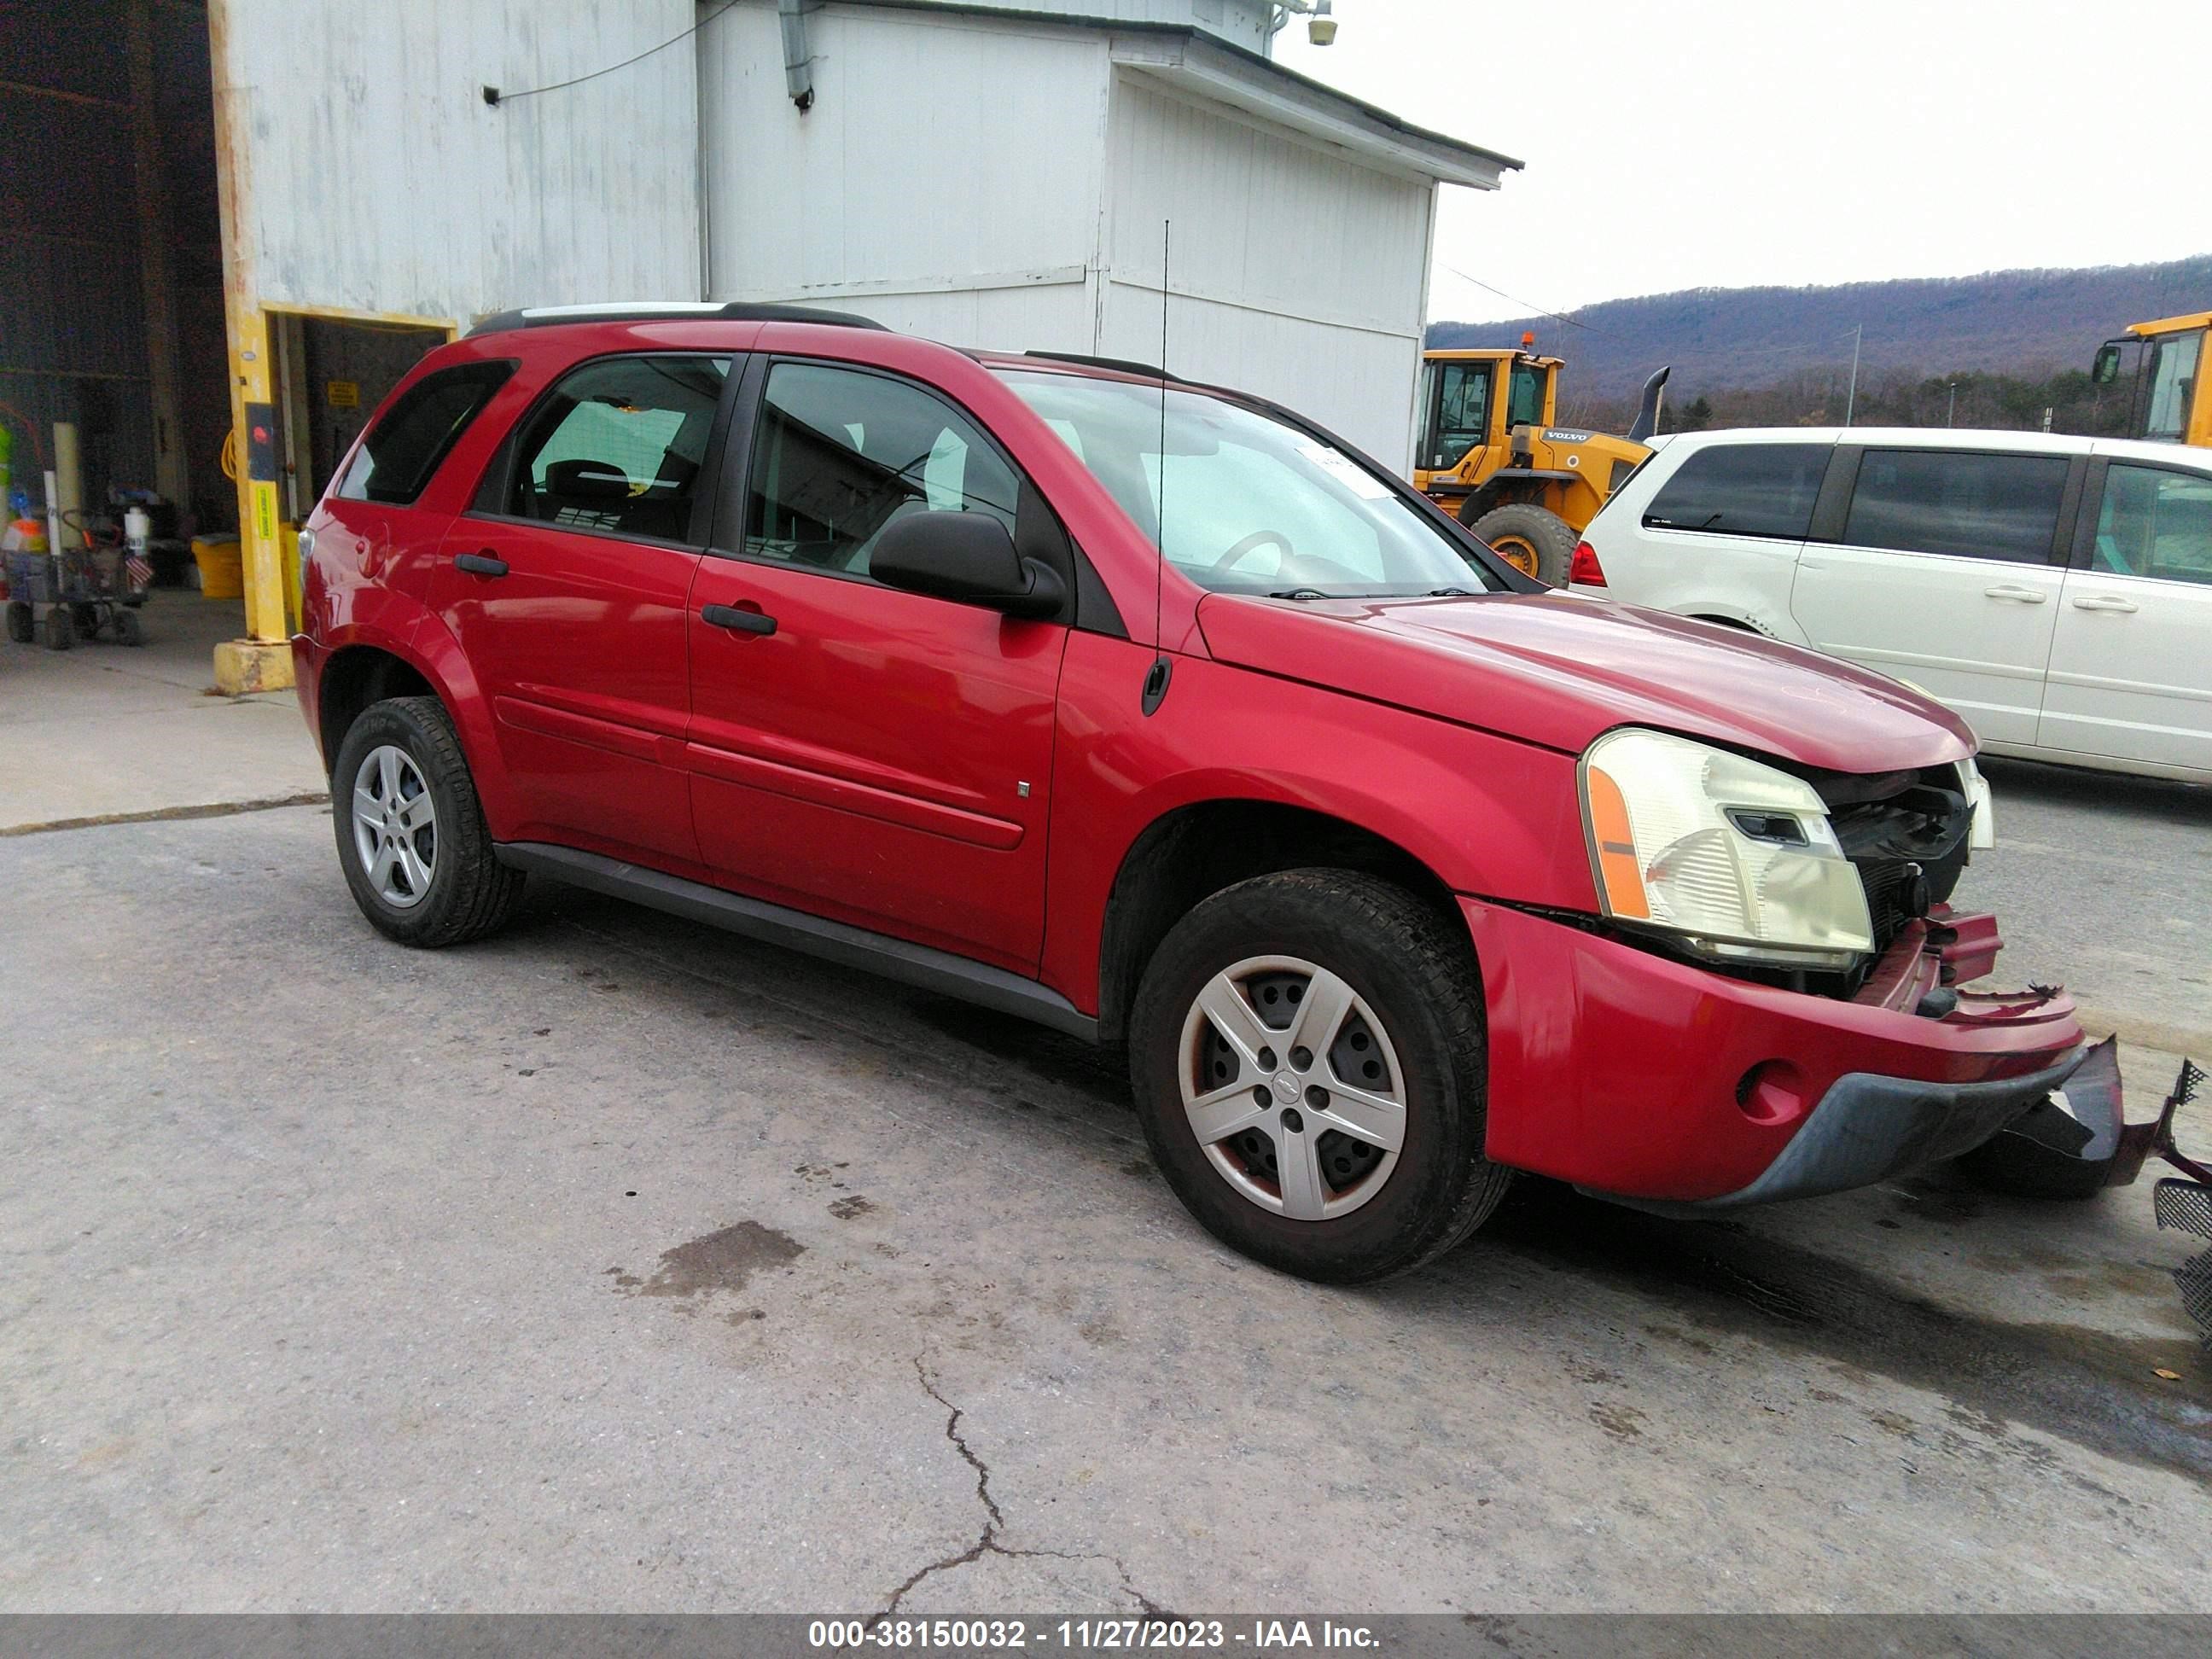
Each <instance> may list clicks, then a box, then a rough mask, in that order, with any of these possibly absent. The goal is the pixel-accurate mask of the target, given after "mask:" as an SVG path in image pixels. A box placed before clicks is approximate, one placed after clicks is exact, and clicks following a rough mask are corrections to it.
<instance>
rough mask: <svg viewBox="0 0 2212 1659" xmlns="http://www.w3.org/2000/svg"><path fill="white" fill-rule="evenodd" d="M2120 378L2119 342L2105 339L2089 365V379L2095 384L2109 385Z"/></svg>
mask: <svg viewBox="0 0 2212 1659" xmlns="http://www.w3.org/2000/svg"><path fill="white" fill-rule="evenodd" d="M2119 378H2120V343H2119V342H2118V341H2117V340H2107V341H2106V342H2105V343H2104V344H2102V345H2100V346H2099V347H2098V348H2097V356H2096V361H2095V362H2092V363H2091V364H2090V365H2089V379H2090V380H2091V382H2092V383H2093V384H2094V385H2097V386H2110V385H2112V382H2113V381H2115V380H2118V379H2119Z"/></svg>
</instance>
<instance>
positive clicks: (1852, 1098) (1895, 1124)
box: [1582, 1044, 2117, 1216]
mask: <svg viewBox="0 0 2212 1659" xmlns="http://www.w3.org/2000/svg"><path fill="white" fill-rule="evenodd" d="M2089 1053H2090V1050H2089V1048H2088V1046H2087V1044H2083V1045H2082V1046H2081V1047H2079V1048H2075V1049H2074V1050H2073V1052H2071V1053H2070V1054H2068V1055H2067V1056H2066V1058H2065V1059H2063V1060H2060V1061H2059V1062H2058V1063H2057V1065H2055V1066H2045V1068H2044V1069H2043V1070H2041V1071H2039V1072H2030V1073H2027V1075H2026V1076H2024V1077H2013V1078H2002V1079H1998V1080H1996V1081H1995V1082H1990V1083H1923V1082H1919V1081H1917V1080H1916V1079H1911V1078H1902V1077H1881V1076H1878V1075H1876V1074H1875V1073H1872V1072H1847V1073H1844V1075H1843V1076H1842V1077H1839V1078H1838V1079H1836V1080H1835V1082H1834V1084H1833V1085H1831V1086H1830V1088H1829V1090H1828V1092H1827V1093H1826V1094H1825V1095H1823V1096H1822V1097H1820V1104H1819V1105H1817V1106H1815V1107H1814V1109H1813V1111H1812V1115H1810V1116H1809V1117H1808V1118H1807V1119H1806V1120H1805V1124H1804V1127H1802V1128H1801V1129H1799V1130H1798V1131H1797V1133H1796V1134H1795V1135H1793V1136H1791V1137H1790V1144H1789V1145H1788V1146H1784V1148H1783V1149H1782V1152H1781V1154H1780V1156H1778V1158H1776V1159H1775V1160H1774V1162H1773V1163H1771V1164H1768V1165H1767V1166H1766V1169H1765V1172H1764V1173H1763V1174H1761V1175H1760V1176H1759V1178H1758V1179H1757V1180H1756V1181H1754V1182H1752V1183H1751V1184H1750V1185H1749V1186H1747V1187H1740V1188H1737V1189H1736V1190H1735V1192H1732V1193H1723V1194H1720V1195H1719V1196H1718V1197H1717V1198H1701V1199H1693V1200H1680V1199H1645V1198H1629V1197H1625V1196H1623V1195H1621V1194H1618V1193H1603V1192H1597V1191H1595V1190H1593V1189H1590V1188H1583V1189H1582V1190H1583V1191H1585V1192H1589V1195H1590V1196H1591V1197H1593V1198H1602V1199H1607V1200H1611V1201H1612V1202H1613V1203H1615V1204H1626V1205H1627V1206H1629V1207H1630V1208H1632V1209H1638V1210H1649V1211H1650V1212H1654V1213H1655V1214H1658V1215H1680V1216H1696V1215H1710V1214H1711V1213H1713V1212H1715V1211H1718V1210H1735V1209H1741V1208H1743V1207H1744V1206H1747V1205H1752V1204H1774V1203H1779V1202H1781V1201H1782V1200H1785V1199H1792V1198H1818V1197H1820V1196H1821V1195H1822V1194H1826V1193H1844V1192H1850V1191H1851V1190H1852V1189H1853V1188H1859V1187H1871V1186H1873V1185H1874V1184H1875V1182H1881V1181H1887V1179H1889V1177H1890V1176H1897V1175H1904V1174H1907V1173H1909V1172H1910V1171H1911V1170H1918V1169H1924V1168H1925V1167H1927V1166H1928V1165H1929V1164H1940V1163H1942V1161H1943V1160H1944V1159H1945V1158H1957V1157H1958V1156H1959V1155H1960V1153H1962V1152H1972V1150H1973V1149H1974V1148H1975V1147H1977V1146H1980V1145H1981V1144H1982V1143H1983V1142H1984V1141H1986V1140H1987V1139H1990V1136H1992V1135H1994V1134H1996V1133H1997V1132H1998V1131H1999V1130H2001V1129H2002V1128H2003V1127H2005V1126H2006V1125H2007V1124H2008V1123H2010V1122H2012V1121H2013V1120H2014V1119H2015V1118H2017V1117H2019V1116H2020V1115H2021V1114H2022V1113H2023V1112H2026V1111H2027V1110H2029V1109H2031V1108H2033V1106H2034V1105H2035V1103H2037V1102H2038V1101H2039V1100H2041V1099H2042V1098H2043V1097H2045V1096H2046V1095H2048V1094H2049V1093H2050V1092H2051V1091H2052V1090H2053V1089H2056V1088H2058V1087H2060V1086H2061V1085H2063V1084H2064V1083H2065V1082H2066V1081H2067V1079H2069V1078H2071V1077H2072V1076H2073V1075H2074V1073H2075V1070H2076V1068H2078V1067H2079V1066H2081V1062H2082V1061H2083V1060H2086V1059H2087V1058H2088V1056H2089ZM2114 1081H2115V1084H2117V1073H2115V1077H2114Z"/></svg>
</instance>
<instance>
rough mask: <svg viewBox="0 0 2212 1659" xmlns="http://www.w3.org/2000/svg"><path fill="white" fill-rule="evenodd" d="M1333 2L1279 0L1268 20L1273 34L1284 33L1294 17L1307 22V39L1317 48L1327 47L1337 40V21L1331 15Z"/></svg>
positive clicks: (1328, 0)
mask: <svg viewBox="0 0 2212 1659" xmlns="http://www.w3.org/2000/svg"><path fill="white" fill-rule="evenodd" d="M1330 3H1331V0H1278V3H1277V4H1276V6H1275V8H1274V10H1273V12H1272V13H1271V14H1270V15H1269V17H1268V19H1267V29H1268V33H1271V34H1279V33H1282V29H1283V25H1284V24H1285V23H1287V22H1289V21H1291V17H1292V16H1293V15H1296V16H1300V17H1304V19H1305V20H1306V39H1307V40H1310V41H1312V42H1313V43H1314V45H1316V46H1328V45H1329V44H1330V43H1332V42H1333V41H1334V40H1335V39H1336V19H1335V18H1334V16H1332V15H1330Z"/></svg>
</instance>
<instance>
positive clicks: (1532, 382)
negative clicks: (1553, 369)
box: [1505, 363, 1545, 427]
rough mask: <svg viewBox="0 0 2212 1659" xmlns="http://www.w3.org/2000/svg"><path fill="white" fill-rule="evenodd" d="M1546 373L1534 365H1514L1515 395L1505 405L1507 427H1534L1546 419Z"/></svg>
mask: <svg viewBox="0 0 2212 1659" xmlns="http://www.w3.org/2000/svg"><path fill="white" fill-rule="evenodd" d="M1544 373H1545V371H1544V370H1543V369H1541V368H1538V367H1537V366H1536V365H1534V363H1516V364H1514V365H1513V395H1512V396H1511V397H1510V398H1508V399H1507V400H1506V404H1505V424H1506V425H1507V426H1509V427H1515V426H1534V425H1535V424H1536V422H1539V421H1541V420H1542V419H1543V418H1544Z"/></svg>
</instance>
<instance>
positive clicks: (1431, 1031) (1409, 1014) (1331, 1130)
mask: <svg viewBox="0 0 2212 1659" xmlns="http://www.w3.org/2000/svg"><path fill="white" fill-rule="evenodd" d="M1129 1071H1130V1082H1131V1085H1132V1088H1133V1092H1134V1094H1135V1097H1136V1102H1137V1109H1138V1115H1139V1118H1140V1119H1141V1120H1142V1121H1143V1124H1144V1127H1145V1136H1146V1139H1147V1140H1148V1141H1149V1142H1150V1143H1151V1145H1152V1156H1153V1157H1154V1158H1156V1159H1157V1160H1158V1163H1159V1165H1160V1168H1161V1170H1162V1171H1163V1173H1164V1174H1165V1176H1167V1180H1168V1184H1169V1185H1170V1187H1172V1188H1174V1189H1175V1192H1176V1196H1177V1197H1178V1198H1180V1199H1182V1201H1183V1203H1184V1205H1185V1206H1187V1207H1188V1209H1189V1210H1190V1212H1191V1213H1192V1214H1193V1215H1194V1216H1195V1217H1196V1218H1198V1220H1199V1221H1200V1223H1201V1224H1202V1225H1204V1226H1205V1227H1206V1230H1207V1231H1210V1232H1211V1233H1212V1234H1213V1235H1214V1237H1217V1238H1218V1239H1220V1240H1221V1241H1222V1242H1223V1243H1225V1244H1227V1245H1229V1246H1231V1248H1232V1249H1237V1250H1240V1251H1242V1252H1243V1254H1245V1255H1249V1256H1251V1257H1253V1258H1255V1260H1257V1261H1263V1262H1265V1263H1267V1265H1268V1266H1270V1267H1277V1268H1279V1269H1281V1270H1282V1271H1283V1272H1285V1273H1295V1274H1297V1276H1298V1277H1300V1278H1303V1279H1315V1280H1317V1281H1320V1282H1322V1283H1324V1284H1335V1285H1356V1284H1364V1283H1367V1282H1370V1281H1371V1280H1375V1279H1385V1278H1388V1277H1389V1276H1391V1275H1392V1274H1395V1273H1406V1272H1408V1271H1410V1270H1411V1269H1413V1268H1414V1267H1419V1266H1420V1265H1421V1264H1422V1263H1423V1262H1425V1261H1430V1260H1431V1259H1433V1258H1434V1257H1436V1256H1438V1255H1442V1254H1443V1252H1444V1251H1446V1250H1448V1249H1451V1248H1452V1247H1453V1246H1454V1245H1455V1244H1457V1243H1460V1241H1461V1240H1462V1239H1464V1238H1465V1237H1467V1236H1468V1234H1469V1233H1471V1232H1473V1231H1474V1229H1475V1228H1476V1227H1478V1226H1479V1225H1481V1223H1482V1221H1483V1219H1484V1218H1486V1216H1488V1214H1489V1213H1490V1212H1491V1211H1492V1209H1493V1208H1494V1207H1495V1206H1496V1205H1497V1203H1498V1199H1499V1198H1500V1197H1502V1196H1503V1195H1504V1191H1505V1188H1506V1185H1507V1183H1508V1182H1510V1179H1511V1172H1510V1170H1505V1169H1504V1168H1503V1167H1501V1166H1499V1165H1498V1164H1492V1163H1491V1162H1490V1161H1489V1160H1488V1159H1486V1158H1484V1156H1483V1127H1484V1086H1485V1078H1486V1070H1485V1060H1484V1054H1483V1024H1482V987H1481V981H1480V975H1479V974H1478V972H1477V970H1476V967H1475V963H1474V955H1473V952H1472V951H1471V950H1470V949H1469V947H1468V943H1467V941H1466V940H1465V939H1463V938H1461V937H1459V936H1457V933H1456V931H1455V930H1454V929H1452V928H1451V927H1449V926H1448V925H1447V924H1446V922H1445V921H1444V920H1443V918H1441V917H1439V916H1438V915H1436V913H1435V912H1434V911H1432V910H1431V908H1429V907H1427V906H1426V905H1425V904H1423V903H1422V902H1419V900H1417V899H1416V898H1414V897H1413V895H1412V894H1410V893H1408V892H1407V891H1406V890H1404V889H1402V888H1400V887H1397V886H1395V885H1393V884H1390V883H1389V882H1385V881H1382V880H1378V879H1376V878H1373V877H1370V876H1364V875H1357V874H1353V873H1352V872H1347V871H1340V870H1291V871H1285V872H1279V873H1278V874H1274V875H1267V876H1260V877H1256V878H1253V879H1252V880H1249V881H1245V882H1241V883H1239V884H1237V885H1236V886H1234V887H1231V888H1228V889H1225V890H1223V891H1221V892H1219V893H1216V894H1215V895H1213V896H1212V897H1211V898H1208V899H1206V901H1205V902H1203V903H1201V904H1200V905H1199V906H1197V908H1194V909H1193V910H1192V911H1191V912H1190V914H1189V915H1187V916H1185V917H1184V918H1183V919H1182V921H1180V922H1178V923H1177V924H1176V926H1175V927H1174V928H1173V929H1172V930H1170V933H1168V936H1167V938H1166V939H1164V940H1163V941H1162V942H1161V945H1160V947H1159V949H1158V951H1157V952H1155V953H1154V955H1153V957H1152V962H1151V963H1149V964H1148V965H1147V966H1146V970H1145V976H1144V981H1143V984H1142V985H1141V986H1140V987H1139V991H1138V994H1137V1000H1136V1005H1135V1007H1134V1009H1133V1011H1132V1014H1131V1018H1130V1030H1129Z"/></svg>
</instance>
